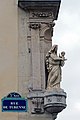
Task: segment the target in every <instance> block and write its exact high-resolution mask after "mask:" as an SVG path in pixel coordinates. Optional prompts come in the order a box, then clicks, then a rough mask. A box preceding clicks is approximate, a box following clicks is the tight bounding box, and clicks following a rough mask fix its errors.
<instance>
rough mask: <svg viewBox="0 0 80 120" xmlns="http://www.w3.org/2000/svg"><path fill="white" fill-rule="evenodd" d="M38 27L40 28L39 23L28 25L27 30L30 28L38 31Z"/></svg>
mask: <svg viewBox="0 0 80 120" xmlns="http://www.w3.org/2000/svg"><path fill="white" fill-rule="evenodd" d="M40 27H41V25H40V23H30V24H29V28H32V29H38V28H40Z"/></svg>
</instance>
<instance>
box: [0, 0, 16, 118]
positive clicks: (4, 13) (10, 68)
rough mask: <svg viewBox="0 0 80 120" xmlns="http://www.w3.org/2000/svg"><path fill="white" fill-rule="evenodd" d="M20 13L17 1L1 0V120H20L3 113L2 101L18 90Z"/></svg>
mask: <svg viewBox="0 0 80 120" xmlns="http://www.w3.org/2000/svg"><path fill="white" fill-rule="evenodd" d="M17 22H18V13H17V4H16V0H0V120H18V114H17V113H2V112H1V99H2V98H3V97H5V96H7V94H8V93H10V92H13V91H17V89H18V65H17V63H18V24H17Z"/></svg>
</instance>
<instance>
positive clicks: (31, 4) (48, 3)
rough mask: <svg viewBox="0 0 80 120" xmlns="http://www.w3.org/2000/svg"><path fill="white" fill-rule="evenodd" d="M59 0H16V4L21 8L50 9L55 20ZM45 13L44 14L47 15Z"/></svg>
mask: <svg viewBox="0 0 80 120" xmlns="http://www.w3.org/2000/svg"><path fill="white" fill-rule="evenodd" d="M60 3H61V0H18V6H19V7H20V8H21V9H23V10H25V11H26V10H27V9H40V10H41V9H44V10H45V11H46V9H47V10H48V9H51V11H53V13H54V19H55V20H57V17H58V12H59V7H60ZM48 15H49V14H47V15H46V16H48Z"/></svg>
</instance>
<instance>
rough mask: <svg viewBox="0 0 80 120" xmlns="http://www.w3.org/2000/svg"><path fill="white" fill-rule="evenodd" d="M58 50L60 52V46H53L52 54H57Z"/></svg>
mask: <svg viewBox="0 0 80 120" xmlns="http://www.w3.org/2000/svg"><path fill="white" fill-rule="evenodd" d="M57 50H58V45H53V46H52V48H51V52H52V53H56V54H57Z"/></svg>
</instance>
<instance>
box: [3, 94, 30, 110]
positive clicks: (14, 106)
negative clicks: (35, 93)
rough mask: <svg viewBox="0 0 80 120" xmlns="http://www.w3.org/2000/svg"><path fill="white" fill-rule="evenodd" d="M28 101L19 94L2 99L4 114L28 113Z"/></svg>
mask: <svg viewBox="0 0 80 120" xmlns="http://www.w3.org/2000/svg"><path fill="white" fill-rule="evenodd" d="M27 110H28V101H27V99H25V98H22V97H21V95H20V94H18V93H15V92H14V93H10V94H9V95H8V96H7V97H4V98H3V99H2V112H27Z"/></svg>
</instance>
